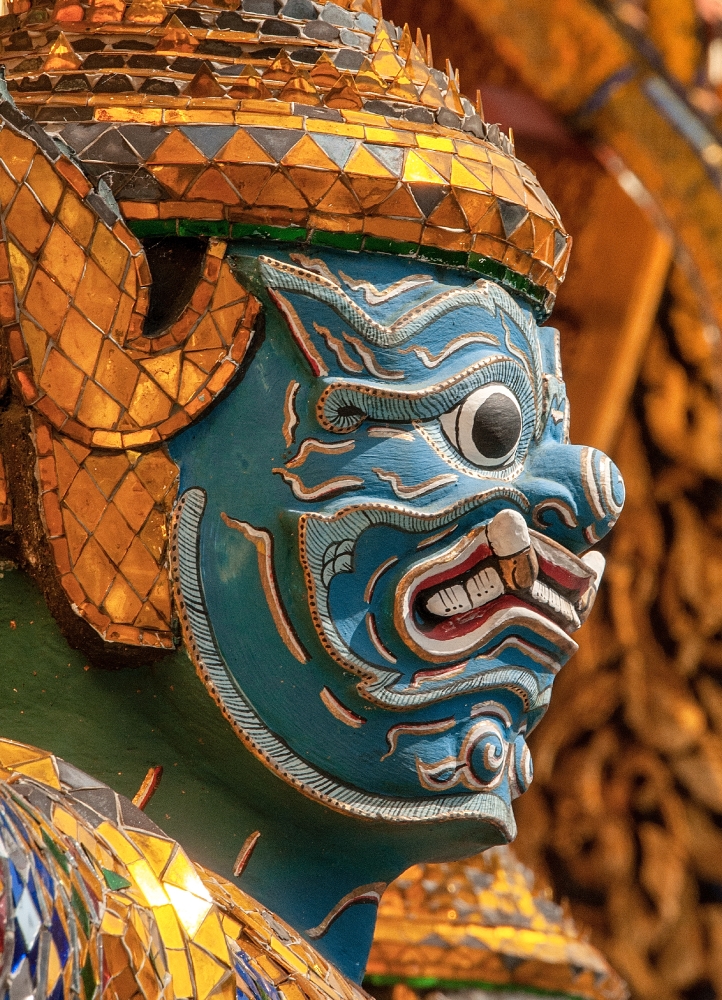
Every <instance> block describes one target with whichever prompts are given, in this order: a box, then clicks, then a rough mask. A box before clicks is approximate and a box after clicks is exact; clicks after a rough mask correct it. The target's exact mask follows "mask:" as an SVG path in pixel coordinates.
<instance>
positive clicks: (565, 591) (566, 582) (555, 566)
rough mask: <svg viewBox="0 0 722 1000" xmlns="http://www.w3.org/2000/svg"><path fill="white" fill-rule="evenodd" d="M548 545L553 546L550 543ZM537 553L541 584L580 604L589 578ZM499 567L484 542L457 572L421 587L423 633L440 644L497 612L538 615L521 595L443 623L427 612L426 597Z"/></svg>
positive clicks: (417, 604)
mask: <svg viewBox="0 0 722 1000" xmlns="http://www.w3.org/2000/svg"><path fill="white" fill-rule="evenodd" d="M546 541H547V544H549V543H548V540H546ZM535 551H536V554H537V559H538V562H539V578H540V580H542V581H543V582H544V583H546V584H547V585H548V586H550V587H551V588H552V589H553V590H554V591H555V592H556V593H558V594H560V595H561V596H562V597H564V598H566V600H568V601H569V603H570V604H573V605H575V604H577V603H578V602H579V601H580V600H581V598H582V597H583V596H584V594H585V593H586V592H587V590H588V589H589V587H590V585H591V580H590V578H589V576H582V575H579V574H575V573H574V572H573V569H572V568H571V567H569V566H564V565H561V564H560V563H559V561H557V562H554V561H553V560H552V558H550V557H549V554H547V555H545V554H544V553H543V552H540V551H539V549H538V548H535ZM562 551H563V550H562ZM564 555H565V556H566V555H567V554H566V552H564ZM496 563H497V560H496V559H495V557H494V554H493V552H492V551H491V548H490V547H489V545H488V544H486V543H485V542H481V543H480V544H479V545H477V546H473V547H472V551H471V552H470V553H469V555H468V557H467V558H466V559H465V560H464V561H463V562H461V563H460V564H458V565H457V566H454V567H453V568H449V567H447V568H445V569H442V570H440V571H439V572H438V573H436V574H433V575H432V576H430V577H427V578H425V579H424V581H423V584H422V585H419V586H417V587H416V588H415V589H414V590H413V591H412V594H411V606H412V607H413V609H414V614H415V616H416V620H417V624H418V627H419V628H420V630H421V631H422V632H424V633H425V634H426V635H428V636H429V637H430V638H433V639H436V640H440V641H443V640H451V639H455V638H457V637H459V636H463V635H467V634H468V633H469V632H473V631H474V630H475V629H477V628H478V627H479V626H480V625H482V624H483V623H484V622H485V621H487V620H488V619H489V618H490V617H491V616H492V615H493V614H494V613H495V612H497V611H500V610H503V609H504V608H514V607H519V608H529V609H531V610H535V611H538V610H539V606H538V604H536V603H534V602H533V601H525V600H524V599H523V597H521V596H519V595H512V594H504V595H503V596H501V597H497V598H495V599H494V600H492V601H489V602H488V603H487V604H484V605H483V606H482V607H479V608H473V609H472V610H469V611H464V612H461V613H460V614H457V615H453V616H452V617H448V618H441V619H439V618H435V617H433V616H429V615H428V613H425V612H424V610H423V602H424V596H425V595H427V594H429V593H430V592H433V591H436V590H438V589H439V588H440V587H443V586H444V585H445V584H446V585H448V586H451V587H453V586H454V585H455V584H461V583H463V582H464V581H465V580H466V579H469V577H470V576H473V575H474V574H475V573H477V572H478V571H479V570H481V569H484V568H486V567H492V568H495V567H496ZM542 613H547V612H546V610H545V609H542ZM548 617H550V618H552V620H555V616H554V615H551V614H550V615H548Z"/></svg>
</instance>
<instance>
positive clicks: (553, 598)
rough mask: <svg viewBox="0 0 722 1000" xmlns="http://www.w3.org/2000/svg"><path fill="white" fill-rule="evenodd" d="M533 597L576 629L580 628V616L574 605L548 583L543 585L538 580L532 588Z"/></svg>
mask: <svg viewBox="0 0 722 1000" xmlns="http://www.w3.org/2000/svg"><path fill="white" fill-rule="evenodd" d="M531 596H532V600H533V601H535V602H536V603H537V604H546V606H547V607H549V608H551V610H552V611H556V613H557V614H559V615H562V616H563V617H564V618H566V620H567V621H568V622H569V623H570V624H571V625H573V626H574V627H575V628H579V625H580V622H579V616H578V615H577V612H576V611H575V609H574V607H573V605H572V604H570V603H569V601H568V600H567V599H566V598H565V597H562V596H561V594H558V593H557V592H556V590H554V589H553V588H552V587H549V586H548V585H547V584H546V583H542V582H541V580H537V581H536V583H535V584H534V586H533V588H532V592H531Z"/></svg>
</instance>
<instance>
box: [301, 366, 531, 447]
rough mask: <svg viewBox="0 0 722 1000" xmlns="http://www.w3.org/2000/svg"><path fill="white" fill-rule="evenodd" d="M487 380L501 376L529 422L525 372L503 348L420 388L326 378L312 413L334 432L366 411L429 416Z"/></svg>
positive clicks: (382, 416) (395, 419)
mask: <svg viewBox="0 0 722 1000" xmlns="http://www.w3.org/2000/svg"><path fill="white" fill-rule="evenodd" d="M490 382H501V383H502V384H503V385H506V386H508V387H509V388H510V389H511V390H512V391H513V392H514V394H515V395H516V397H517V399H518V400H519V405H520V406H521V410H522V414H523V416H524V422H525V424H526V425H527V426H531V427H532V428H533V427H534V426H535V423H536V419H535V417H536V409H535V400H534V392H533V389H532V386H531V385H530V382H529V377H528V374H527V372H526V371H525V369H524V367H523V366H522V365H521V364H520V363H519V362H518V361H516V360H515V359H513V358H509V357H508V356H507V355H504V354H503V355H495V356H493V357H490V358H484V360H483V361H479V362H477V363H476V364H475V365H471V366H470V367H469V368H466V369H465V370H464V371H463V372H460V373H458V374H456V375H454V376H452V377H450V378H447V379H445V380H444V381H443V382H437V383H436V384H435V385H432V386H427V387H425V388H423V389H407V390H403V389H397V390H394V389H391V387H390V386H389V387H388V388H387V387H386V386H384V387H380V386H377V385H368V384H367V383H363V382H352V381H351V380H348V381H345V380H344V381H337V382H332V383H331V385H329V386H328V387H327V388H326V389H325V390H324V391H323V393H322V394H321V396H320V398H319V400H318V403H317V404H316V419H317V420H318V422H319V424H320V425H321V426H322V427H323V428H324V430H327V431H331V432H333V433H336V434H338V433H349V432H351V431H354V430H355V429H356V428H357V427H359V426H360V425H361V424H362V423H363V421H364V420H366V419H367V418H369V417H370V418H371V419H373V420H379V421H384V422H390V423H399V422H404V423H406V422H411V421H413V420H430V419H433V418H434V417H438V416H440V414H442V413H445V412H447V411H448V410H451V409H453V407H454V406H456V404H457V403H459V402H460V401H461V400H462V399H464V398H465V397H466V396H467V395H468V394H469V393H470V392H473V391H474V390H475V389H478V388H480V387H481V386H482V385H488V384H489V383H490Z"/></svg>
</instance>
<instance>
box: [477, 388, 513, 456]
mask: <svg viewBox="0 0 722 1000" xmlns="http://www.w3.org/2000/svg"><path fill="white" fill-rule="evenodd" d="M520 434H521V416H520V415H519V410H518V409H517V408H516V406H515V405H514V403H513V402H512V400H511V399H509V397H508V396H505V395H504V394H503V393H501V392H495V393H493V394H492V395H491V396H489V397H488V399H485V400H484V402H483V403H482V404H481V406H480V407H479V409H478V410H477V411H476V413H475V414H474V428H473V430H472V432H471V437H472V440H473V442H474V444H475V445H476V450H477V451H478V452H479V454H480V455H483V456H484V457H485V458H504V456H505V455H508V454H509V452H510V451H511V450H512V448H513V447H514V446H515V445H516V443H517V441H518V440H519V435H520Z"/></svg>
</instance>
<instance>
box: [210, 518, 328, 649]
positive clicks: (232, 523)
mask: <svg viewBox="0 0 722 1000" xmlns="http://www.w3.org/2000/svg"><path fill="white" fill-rule="evenodd" d="M221 520H222V521H223V523H224V524H225V525H226V527H227V528H231V529H232V530H233V531H238V532H240V534H242V535H243V537H244V538H245V539H247V540H248V541H249V542H251V544H252V545H254V546H255V549H256V553H257V555H258V573H259V576H260V577H261V586H262V587H263V593H264V595H265V598H266V603H267V604H268V610H269V611H270V612H271V617H272V618H273V624H274V625H275V626H276V630H277V632H278V634H279V635H280V637H281V639H282V640H283V643H284V645H285V646H286V649H287V650H288V651H289V653H291V655H292V656H294V657H295V658H296V659H297V660H298V662H299V663H308V661H309V660H310V659H311V657H310V656H309V655H308V653H307V652H306V650H305V649H304V648H303V646H302V645H301V641H300V639H299V638H298V636H297V635H296V631H295V629H294V627H293V625H292V624H291V620H290V619H289V617H288V615H287V613H286V609H285V608H284V606H283V602H282V601H281V595H280V594H279V592H278V584H277V583H276V570H275V568H274V565H273V535H272V534H271V533H270V532H269V531H266V530H265V528H254V527H253V525H252V524H249V523H248V521H236V520H235V519H234V518H232V517H229V516H228V514H225V513H222V514H221Z"/></svg>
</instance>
